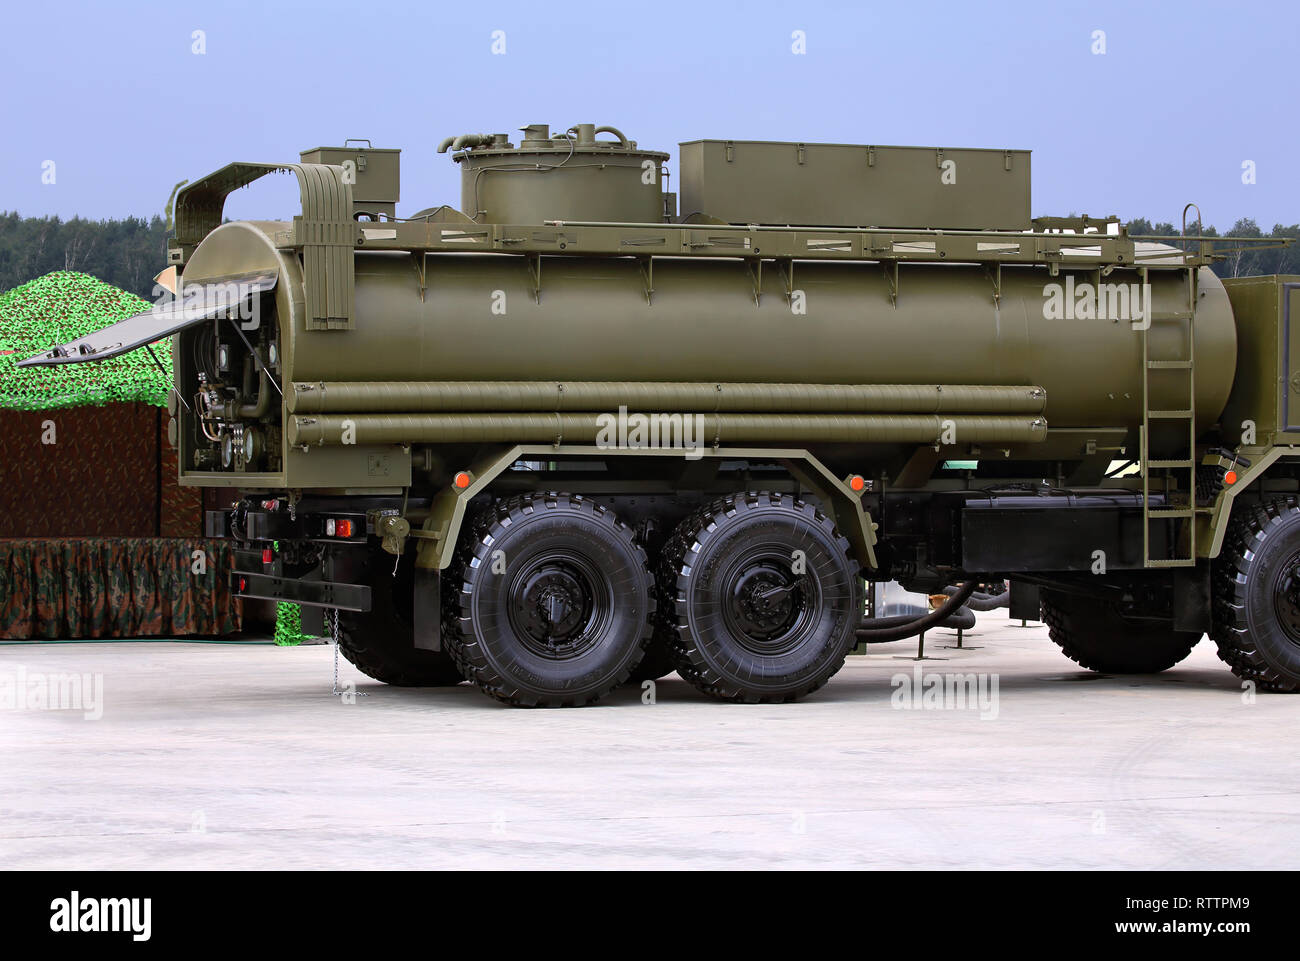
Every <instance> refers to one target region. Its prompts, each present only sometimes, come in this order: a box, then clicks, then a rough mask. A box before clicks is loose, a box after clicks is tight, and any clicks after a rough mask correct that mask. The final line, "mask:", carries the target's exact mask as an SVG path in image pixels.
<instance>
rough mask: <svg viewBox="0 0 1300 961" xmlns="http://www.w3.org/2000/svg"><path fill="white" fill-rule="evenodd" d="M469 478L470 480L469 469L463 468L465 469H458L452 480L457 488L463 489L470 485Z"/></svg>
mask: <svg viewBox="0 0 1300 961" xmlns="http://www.w3.org/2000/svg"><path fill="white" fill-rule="evenodd" d="M469 480H470V478H469V471H467V470H463V471H458V472H457V473H456V476H455V477H454V478H452V481H451V482H452V484H453V485H454V486H455V488H456V490H460V491H463V490H464V489H465V488H466V487H468V486H469Z"/></svg>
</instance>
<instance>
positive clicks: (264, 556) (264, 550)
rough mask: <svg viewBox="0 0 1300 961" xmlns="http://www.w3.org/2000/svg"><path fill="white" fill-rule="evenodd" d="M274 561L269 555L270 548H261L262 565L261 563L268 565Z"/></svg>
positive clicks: (271, 555)
mask: <svg viewBox="0 0 1300 961" xmlns="http://www.w3.org/2000/svg"><path fill="white" fill-rule="evenodd" d="M274 559H275V556H274V555H273V554H272V553H271V548H269V547H263V548H262V563H263V564H269V563H271V561H273V560H274Z"/></svg>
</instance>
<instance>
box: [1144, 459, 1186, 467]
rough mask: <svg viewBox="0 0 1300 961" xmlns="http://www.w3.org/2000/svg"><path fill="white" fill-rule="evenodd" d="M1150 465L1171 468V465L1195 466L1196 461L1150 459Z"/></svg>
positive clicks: (1148, 462)
mask: <svg viewBox="0 0 1300 961" xmlns="http://www.w3.org/2000/svg"><path fill="white" fill-rule="evenodd" d="M1147 466H1148V467H1156V468H1169V467H1184V468H1186V467H1195V466H1196V463H1195V461H1190V460H1149V461H1147Z"/></svg>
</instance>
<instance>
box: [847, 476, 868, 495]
mask: <svg viewBox="0 0 1300 961" xmlns="http://www.w3.org/2000/svg"><path fill="white" fill-rule="evenodd" d="M866 486H867V482H866V481H865V480H863V479H862V475H861V474H854V475H853V476H852V477H850V478H849V490H851V491H861V490H865V489H866Z"/></svg>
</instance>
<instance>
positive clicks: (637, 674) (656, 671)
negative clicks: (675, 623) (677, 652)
mask: <svg viewBox="0 0 1300 961" xmlns="http://www.w3.org/2000/svg"><path fill="white" fill-rule="evenodd" d="M675 670H677V661H676V660H674V659H673V652H672V651H671V650H670V649H669V646H668V638H667V636H666V635H665V633H664V628H663V627H662V626H660V627H656V628H655V632H654V636H653V637H651V639H650V643H649V644H648V645H647V646H646V649H645V657H643V658H641V663H640V664H638V665H637V666H636V667H635V668H634V669H633V671H632V674H631V676H630V677H628V683H630V684H642V683H644V682H645V681H657V680H659V679H660V678H661V677H667V676H668V675H669V674H671V673H672V672H673V671H675Z"/></svg>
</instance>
